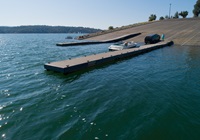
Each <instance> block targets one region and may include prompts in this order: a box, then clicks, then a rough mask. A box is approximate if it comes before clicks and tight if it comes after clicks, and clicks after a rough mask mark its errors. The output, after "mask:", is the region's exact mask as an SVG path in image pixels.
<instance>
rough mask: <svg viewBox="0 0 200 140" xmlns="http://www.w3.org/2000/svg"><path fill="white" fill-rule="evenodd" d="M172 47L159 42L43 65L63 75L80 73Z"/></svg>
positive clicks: (170, 43) (167, 43) (166, 43)
mask: <svg viewBox="0 0 200 140" xmlns="http://www.w3.org/2000/svg"><path fill="white" fill-rule="evenodd" d="M171 45H173V42H172V41H169V42H165V41H163V42H159V43H157V44H150V45H144V46H140V47H139V48H132V49H125V50H121V51H113V52H107V53H101V54H95V55H90V56H85V57H79V58H74V59H69V60H64V61H59V62H51V63H47V64H45V65H44V68H45V69H46V70H50V71H55V72H60V73H63V74H68V73H72V72H75V71H80V70H83V69H87V68H89V67H94V66H99V65H102V64H105V63H109V62H113V61H117V60H121V59H124V58H127V57H131V56H135V55H139V54H142V53H145V52H149V51H152V50H155V49H158V48H162V47H164V46H171Z"/></svg>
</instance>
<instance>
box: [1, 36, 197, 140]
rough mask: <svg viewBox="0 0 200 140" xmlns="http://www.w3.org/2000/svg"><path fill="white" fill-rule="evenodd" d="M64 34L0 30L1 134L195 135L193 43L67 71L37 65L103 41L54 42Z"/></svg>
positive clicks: (66, 138) (104, 47) (141, 139)
mask: <svg viewBox="0 0 200 140" xmlns="http://www.w3.org/2000/svg"><path fill="white" fill-rule="evenodd" d="M66 36H67V35H66V34H0V64H1V66H0V139H2V140H4V139H5V140H51V139H52V140H57V139H58V140H94V139H101V140H147V139H148V140H189V139H191V140H199V139H200V47H197V46H196V47H195V46H172V47H165V48H162V49H158V50H155V51H152V52H149V53H146V54H143V55H139V56H137V57H133V58H130V59H127V60H123V61H119V62H116V63H113V64H110V65H105V66H102V67H99V68H97V69H92V70H88V71H82V72H78V73H75V74H70V75H62V74H59V73H54V72H49V71H48V72H47V71H46V70H45V69H44V67H43V65H44V63H47V62H52V61H59V60H65V59H68V58H75V57H79V56H84V55H90V54H93V53H101V52H106V51H108V46H109V45H110V44H100V45H88V46H76V47H57V46H55V44H56V43H59V42H65V41H69V40H66V39H65V38H66ZM71 36H77V35H75V34H71Z"/></svg>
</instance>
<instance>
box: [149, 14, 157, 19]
mask: <svg viewBox="0 0 200 140" xmlns="http://www.w3.org/2000/svg"><path fill="white" fill-rule="evenodd" d="M156 18H157V17H156V15H154V14H151V15H150V17H149V21H153V20H156Z"/></svg>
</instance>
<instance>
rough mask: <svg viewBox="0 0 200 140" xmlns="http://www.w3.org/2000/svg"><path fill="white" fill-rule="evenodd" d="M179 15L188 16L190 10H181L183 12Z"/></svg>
mask: <svg viewBox="0 0 200 140" xmlns="http://www.w3.org/2000/svg"><path fill="white" fill-rule="evenodd" d="M179 15H180V16H182V17H183V18H186V17H187V15H188V11H181V12H180V13H179Z"/></svg>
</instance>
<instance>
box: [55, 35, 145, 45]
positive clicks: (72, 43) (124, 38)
mask: <svg viewBox="0 0 200 140" xmlns="http://www.w3.org/2000/svg"><path fill="white" fill-rule="evenodd" d="M140 34H141V33H132V34H126V35H123V36H120V37H117V38H113V39H108V40H103V41H84V42H83V41H82V42H67V43H58V44H56V45H57V46H79V45H92V44H103V43H114V42H118V41H123V40H126V39H129V38H133V37H135V36H138V35H140Z"/></svg>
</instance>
